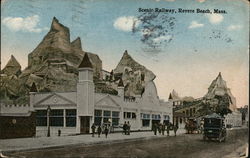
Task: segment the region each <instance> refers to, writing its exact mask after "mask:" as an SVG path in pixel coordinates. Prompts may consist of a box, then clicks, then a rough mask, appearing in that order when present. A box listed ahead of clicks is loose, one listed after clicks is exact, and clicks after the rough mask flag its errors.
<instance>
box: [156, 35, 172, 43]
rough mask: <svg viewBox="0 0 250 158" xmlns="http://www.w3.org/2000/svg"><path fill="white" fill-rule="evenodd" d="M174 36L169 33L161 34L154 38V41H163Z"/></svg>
mask: <svg viewBox="0 0 250 158" xmlns="http://www.w3.org/2000/svg"><path fill="white" fill-rule="evenodd" d="M171 38H172V36H170V35H167V36H159V37H157V38H154V39H153V41H154V42H161V41H168V40H170V39H171Z"/></svg>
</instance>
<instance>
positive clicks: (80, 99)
mask: <svg viewBox="0 0 250 158" xmlns="http://www.w3.org/2000/svg"><path fill="white" fill-rule="evenodd" d="M78 72H79V74H78V83H77V116H78V117H77V132H78V133H89V132H90V130H89V129H90V128H89V127H90V123H91V122H92V120H93V116H94V89H95V87H94V82H93V66H92V64H91V62H90V60H89V57H88V54H87V53H85V55H84V57H83V59H82V62H81V64H80V65H79V67H78Z"/></svg>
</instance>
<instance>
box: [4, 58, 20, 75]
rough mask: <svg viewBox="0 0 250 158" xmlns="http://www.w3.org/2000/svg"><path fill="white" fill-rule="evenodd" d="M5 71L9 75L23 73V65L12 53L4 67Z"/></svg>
mask: <svg viewBox="0 0 250 158" xmlns="http://www.w3.org/2000/svg"><path fill="white" fill-rule="evenodd" d="M3 73H4V74H7V75H19V74H20V73H21V65H20V64H19V62H18V61H17V60H16V58H15V57H14V56H13V55H11V57H10V60H9V61H8V63H7V64H6V66H5V67H4V68H3Z"/></svg>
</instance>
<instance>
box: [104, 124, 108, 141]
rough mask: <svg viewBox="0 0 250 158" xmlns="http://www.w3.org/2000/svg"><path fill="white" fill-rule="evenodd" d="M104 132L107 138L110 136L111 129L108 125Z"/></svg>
mask: <svg viewBox="0 0 250 158" xmlns="http://www.w3.org/2000/svg"><path fill="white" fill-rule="evenodd" d="M104 133H105V137H106V138H107V137H108V133H109V129H108V126H107V125H106V126H105V129H104Z"/></svg>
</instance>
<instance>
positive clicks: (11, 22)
mask: <svg viewBox="0 0 250 158" xmlns="http://www.w3.org/2000/svg"><path fill="white" fill-rule="evenodd" d="M39 21H40V17H39V16H38V15H33V16H28V17H26V18H22V17H6V18H4V19H3V20H2V22H3V24H4V25H5V26H6V27H8V28H9V29H10V30H12V31H15V32H17V31H23V32H36V33H39V32H41V31H43V30H47V29H48V28H46V27H45V28H39V27H37V25H38V23H39Z"/></svg>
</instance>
